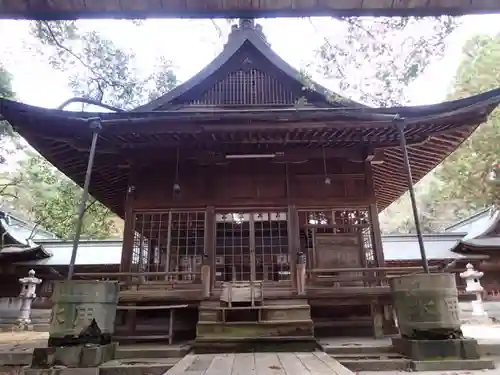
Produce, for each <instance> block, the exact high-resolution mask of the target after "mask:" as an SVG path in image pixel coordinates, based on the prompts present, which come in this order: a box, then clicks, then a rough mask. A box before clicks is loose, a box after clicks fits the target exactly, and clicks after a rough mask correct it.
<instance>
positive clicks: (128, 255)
mask: <svg viewBox="0 0 500 375" xmlns="http://www.w3.org/2000/svg"><path fill="white" fill-rule="evenodd" d="M135 195H136V186H135V179H134V178H132V177H131V176H129V184H128V188H127V195H126V197H125V223H124V228H123V244H122V258H121V262H120V272H130V271H131V268H132V255H133V251H134V221H135V220H134V209H133V206H134V200H135Z"/></svg>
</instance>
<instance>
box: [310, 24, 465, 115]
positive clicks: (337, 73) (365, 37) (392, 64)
mask: <svg viewBox="0 0 500 375" xmlns="http://www.w3.org/2000/svg"><path fill="white" fill-rule="evenodd" d="M340 20H341V21H342V24H341V25H340V26H341V30H339V32H338V33H336V35H335V39H334V40H330V39H328V38H325V40H324V43H323V45H322V46H321V48H320V50H319V51H318V56H319V58H320V61H319V67H320V69H321V71H322V72H323V73H324V74H325V75H326V76H327V77H329V78H333V79H334V80H336V81H337V82H338V85H339V89H340V92H341V93H342V94H343V95H346V96H349V97H350V98H352V99H354V100H359V101H361V102H364V103H367V104H370V105H375V106H381V107H388V106H394V105H400V104H403V103H405V101H406V99H405V89H406V88H407V86H408V85H409V84H410V83H412V82H413V81H414V80H415V79H416V78H417V77H418V76H419V75H420V74H421V73H422V72H423V71H424V70H425V68H426V67H427V66H428V65H429V64H430V63H432V62H433V61H436V60H437V59H439V58H440V57H442V55H443V53H444V50H445V47H446V38H447V37H448V35H450V33H451V32H452V31H453V30H454V29H455V28H456V27H457V25H458V19H456V18H453V17H439V18H416V17H407V18H399V17H391V18H384V17H377V18H364V17H348V18H341V19H340Z"/></svg>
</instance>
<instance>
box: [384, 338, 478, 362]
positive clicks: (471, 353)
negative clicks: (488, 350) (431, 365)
mask: <svg viewBox="0 0 500 375" xmlns="http://www.w3.org/2000/svg"><path fill="white" fill-rule="evenodd" d="M392 345H393V346H394V349H395V350H396V351H397V352H398V353H400V354H402V355H403V356H405V357H407V358H410V359H412V360H415V361H424V360H430V361H432V360H442V359H445V360H446V359H479V346H478V344H477V341H476V340H474V339H449V340H410V339H406V338H402V337H398V338H393V339H392Z"/></svg>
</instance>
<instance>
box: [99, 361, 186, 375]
mask: <svg viewBox="0 0 500 375" xmlns="http://www.w3.org/2000/svg"><path fill="white" fill-rule="evenodd" d="M179 360H180V358H169V359H163V358H154V359H153V358H134V359H130V360H114V361H111V362H107V363H105V364H103V365H101V366H100V367H99V375H144V374H148V375H162V374H165V373H166V372H167V371H168V370H170V369H171V368H172V367H174V365H175V364H176V363H177V362H178V361H179Z"/></svg>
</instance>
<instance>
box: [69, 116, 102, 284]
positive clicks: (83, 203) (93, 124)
mask: <svg viewBox="0 0 500 375" xmlns="http://www.w3.org/2000/svg"><path fill="white" fill-rule="evenodd" d="M89 126H90V128H91V129H92V131H93V134H92V143H91V145H90V152H89V161H88V163H87V172H86V174H85V182H84V184H83V192H82V196H81V198H80V206H79V208H78V217H77V220H76V225H75V237H74V239H73V252H72V253H71V260H70V262H69V270H68V280H71V279H72V278H73V273H74V271H75V261H76V253H77V251H78V244H79V242H80V236H81V234H82V226H83V217H84V216H85V209H86V207H87V201H88V199H89V185H90V178H91V177H92V167H93V165H94V158H95V151H96V147H97V139H98V138H99V131H100V130H101V127H102V125H101V119H100V118H94V119H89Z"/></svg>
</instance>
